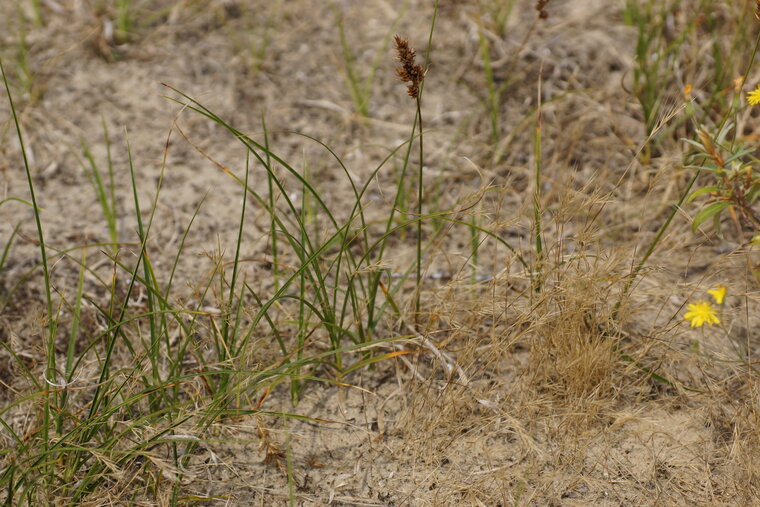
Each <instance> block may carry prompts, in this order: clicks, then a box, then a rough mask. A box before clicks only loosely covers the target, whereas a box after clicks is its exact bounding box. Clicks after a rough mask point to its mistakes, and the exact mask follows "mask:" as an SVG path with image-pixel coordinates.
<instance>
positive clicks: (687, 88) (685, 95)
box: [683, 84, 692, 100]
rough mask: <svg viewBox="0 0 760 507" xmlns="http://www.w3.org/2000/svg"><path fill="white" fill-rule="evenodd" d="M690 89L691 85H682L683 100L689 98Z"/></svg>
mask: <svg viewBox="0 0 760 507" xmlns="http://www.w3.org/2000/svg"><path fill="white" fill-rule="evenodd" d="M691 90H692V86H691V85H690V84H687V85H686V86H684V87H683V98H684V99H685V100H691Z"/></svg>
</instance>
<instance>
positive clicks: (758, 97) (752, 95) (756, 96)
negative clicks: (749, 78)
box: [747, 86, 760, 106]
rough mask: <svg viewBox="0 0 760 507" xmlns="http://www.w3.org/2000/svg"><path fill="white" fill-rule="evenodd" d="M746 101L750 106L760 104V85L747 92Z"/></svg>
mask: <svg viewBox="0 0 760 507" xmlns="http://www.w3.org/2000/svg"><path fill="white" fill-rule="evenodd" d="M747 102H749V105H750V106H756V105H758V104H760V86H758V87H757V88H755V89H754V90H752V91H751V92H749V93H748V94H747Z"/></svg>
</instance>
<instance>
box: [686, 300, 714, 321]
mask: <svg viewBox="0 0 760 507" xmlns="http://www.w3.org/2000/svg"><path fill="white" fill-rule="evenodd" d="M688 309H689V311H688V312H686V314H685V315H684V316H683V318H684V319H686V320H688V321H689V322H691V327H702V326H703V325H705V324H707V325H709V326H712V325H713V324H720V320H719V319H718V316H717V315H715V310H713V307H712V305H711V304H710V303H709V302H707V301H697V302H696V303H693V304H690V305H689V306H688Z"/></svg>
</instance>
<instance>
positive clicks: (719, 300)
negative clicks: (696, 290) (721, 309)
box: [707, 285, 728, 305]
mask: <svg viewBox="0 0 760 507" xmlns="http://www.w3.org/2000/svg"><path fill="white" fill-rule="evenodd" d="M727 290H728V289H727V288H726V286H725V285H716V286H715V288H714V289H710V290H708V291H707V293H708V294H710V295H711V296H712V297H713V299H714V300H715V303H716V304H719V305H722V304H723V300H724V299H725V298H726V291H727Z"/></svg>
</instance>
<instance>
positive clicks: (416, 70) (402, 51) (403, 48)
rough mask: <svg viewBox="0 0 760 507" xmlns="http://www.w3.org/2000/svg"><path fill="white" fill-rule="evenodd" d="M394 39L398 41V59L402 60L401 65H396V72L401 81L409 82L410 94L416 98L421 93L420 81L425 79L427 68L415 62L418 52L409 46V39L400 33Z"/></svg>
mask: <svg viewBox="0 0 760 507" xmlns="http://www.w3.org/2000/svg"><path fill="white" fill-rule="evenodd" d="M393 39H394V41H395V42H396V59H397V60H398V61H399V62H401V67H396V74H398V77H399V79H401V81H404V82H405V83H409V86H407V89H408V93H409V96H410V97H412V98H414V99H416V98H418V97H419V94H420V83H421V82H422V80H423V79H425V69H423V68H422V66H421V65H416V64H415V62H414V59H415V58H416V56H417V53H416V52H415V51H414V48H411V47H409V41H408V40H406V39H402V38H401V37H399V36H398V35H396V36H395V37H394V38H393Z"/></svg>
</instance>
